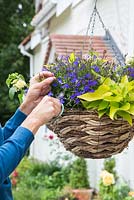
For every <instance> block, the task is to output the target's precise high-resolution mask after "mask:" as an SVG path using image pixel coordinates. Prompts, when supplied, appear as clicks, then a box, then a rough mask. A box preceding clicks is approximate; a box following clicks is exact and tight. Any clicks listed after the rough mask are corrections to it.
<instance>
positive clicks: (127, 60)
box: [125, 56, 134, 65]
mask: <svg viewBox="0 0 134 200" xmlns="http://www.w3.org/2000/svg"><path fill="white" fill-rule="evenodd" d="M133 61H134V57H132V56H126V60H125V63H126V65H129V64H131V63H132V62H133Z"/></svg>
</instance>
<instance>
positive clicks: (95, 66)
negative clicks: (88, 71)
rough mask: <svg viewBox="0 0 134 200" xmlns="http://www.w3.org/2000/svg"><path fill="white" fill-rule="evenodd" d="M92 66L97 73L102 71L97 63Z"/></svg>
mask: <svg viewBox="0 0 134 200" xmlns="http://www.w3.org/2000/svg"><path fill="white" fill-rule="evenodd" d="M92 68H93V69H94V71H95V72H96V73H98V72H100V68H99V67H98V66H97V65H93V66H92Z"/></svg>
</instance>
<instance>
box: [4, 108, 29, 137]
mask: <svg viewBox="0 0 134 200" xmlns="http://www.w3.org/2000/svg"><path fill="white" fill-rule="evenodd" d="M26 117H27V115H26V114H25V113H23V112H21V110H20V109H17V111H16V112H15V114H14V115H13V116H12V117H11V118H10V119H9V120H8V121H7V123H6V124H5V126H4V127H3V128H2V133H3V137H4V140H6V139H7V138H9V137H10V136H11V135H12V134H13V133H14V131H15V130H16V129H17V128H18V126H20V124H21V123H22V122H23V121H24V120H25V118H26Z"/></svg>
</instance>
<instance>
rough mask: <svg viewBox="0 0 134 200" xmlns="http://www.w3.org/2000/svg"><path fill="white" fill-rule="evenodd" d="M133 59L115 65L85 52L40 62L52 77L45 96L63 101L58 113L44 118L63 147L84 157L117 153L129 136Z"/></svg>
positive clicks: (133, 112) (133, 111)
mask: <svg viewBox="0 0 134 200" xmlns="http://www.w3.org/2000/svg"><path fill="white" fill-rule="evenodd" d="M133 67H134V65H133V62H132V59H131V62H127V64H126V65H124V66H120V65H117V64H115V63H114V62H113V61H109V60H107V59H106V55H105V54H104V56H103V57H99V55H98V54H97V53H96V52H89V54H88V55H86V56H82V55H76V54H75V53H72V54H71V55H70V56H60V57H58V58H57V59H56V61H55V63H51V64H49V65H45V66H44V68H43V70H50V71H51V72H53V73H54V74H55V76H56V77H57V81H56V82H54V83H53V84H52V91H51V93H50V95H51V96H54V97H57V98H59V99H60V101H61V102H62V103H63V104H64V106H65V112H64V114H63V116H62V117H61V118H58V119H57V120H55V121H53V122H52V123H49V124H48V127H49V128H50V129H52V130H53V131H54V132H55V133H57V134H58V137H59V138H60V140H61V142H62V143H63V144H64V146H65V148H66V149H67V150H70V151H72V152H73V153H75V154H76V155H78V156H82V157H86V158H106V157H110V156H111V155H113V154H117V153H120V152H121V151H122V150H123V149H124V148H125V147H127V145H128V143H129V141H130V140H131V139H132V137H133V124H132V120H133V115H134V95H133V94H134V80H133V74H134V73H133V71H134V70H133Z"/></svg>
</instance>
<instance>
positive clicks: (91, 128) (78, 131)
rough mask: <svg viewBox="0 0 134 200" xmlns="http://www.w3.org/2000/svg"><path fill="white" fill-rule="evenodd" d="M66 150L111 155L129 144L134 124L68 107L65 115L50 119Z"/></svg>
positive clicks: (88, 155) (85, 154)
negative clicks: (53, 119) (99, 116)
mask: <svg viewBox="0 0 134 200" xmlns="http://www.w3.org/2000/svg"><path fill="white" fill-rule="evenodd" d="M48 128H49V129H51V130H53V131H54V132H55V133H56V134H57V135H58V137H59V139H60V141H61V142H62V143H63V145H64V147H65V148H66V150H69V151H71V152H72V153H74V154H75V155H77V156H80V157H84V158H93V159H100V158H108V157H111V156H112V155H115V154H118V153H120V152H122V151H123V150H124V148H126V147H127V146H128V143H129V141H130V140H131V139H132V138H133V135H134V126H130V125H129V124H128V123H127V122H126V121H124V120H123V119H121V118H120V119H117V120H111V119H110V118H109V117H107V116H105V117H102V118H101V119H99V118H98V114H97V113H96V112H95V111H86V110H85V111H84V110H66V111H65V112H64V113H63V116H62V117H60V118H58V119H57V120H55V121H53V122H50V123H49V124H48Z"/></svg>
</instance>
